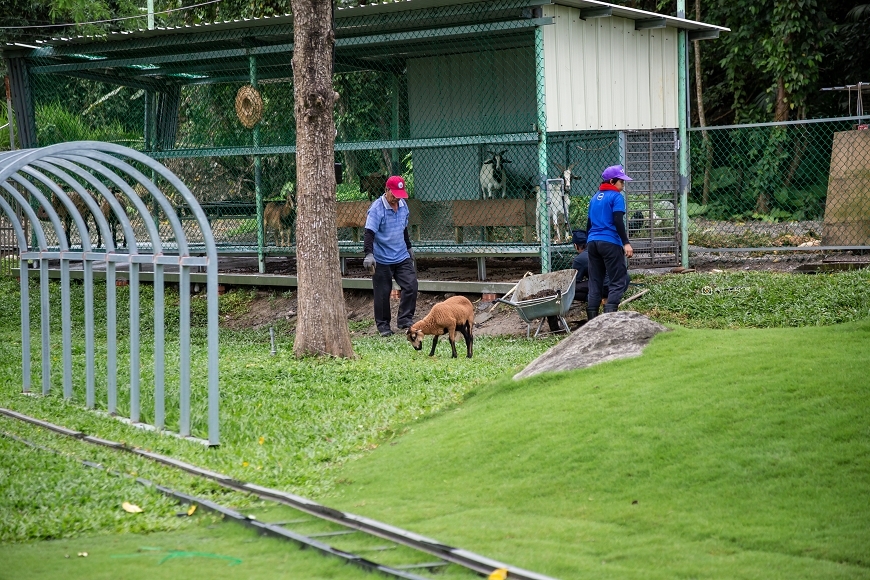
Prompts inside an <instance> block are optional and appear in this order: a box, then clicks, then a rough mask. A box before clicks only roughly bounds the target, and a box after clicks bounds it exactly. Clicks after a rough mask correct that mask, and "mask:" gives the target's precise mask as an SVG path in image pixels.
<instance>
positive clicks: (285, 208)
mask: <svg viewBox="0 0 870 580" xmlns="http://www.w3.org/2000/svg"><path fill="white" fill-rule="evenodd" d="M295 208H296V205H295V204H294V203H293V196H292V195H290V192H287V200H286V201H284V202H280V201H270V202H269V203H267V204H266V207H265V208H263V223H264V224H265V227H266V231H267V232H268V231H269V230H272V231H274V232H275V245H276V246H277V245H280V246H281V247H287V246H289V245H290V242H291V237H292V230H293V224H294V222H295V221H296V212H295V211H294V210H295Z"/></svg>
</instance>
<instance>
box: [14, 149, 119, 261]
mask: <svg viewBox="0 0 870 580" xmlns="http://www.w3.org/2000/svg"><path fill="white" fill-rule="evenodd" d="M30 166H31V167H37V168H39V169H41V170H43V171H44V172H47V173H51V174H52V175H54V176H55V177H57V178H58V179H61V180H62V181H63V182H64V183H66V184H67V185H69V187H70V188H72V190H73V191H75V192H76V193H77V194H78V196H79V197H80V198H81V200H82V202H83V203H84V204H85V205H86V206H87V208H88V211H89V212H90V214H91V217H93V219H94V225H96V226H97V228H98V229H99V230H100V236H101V237H102V238H103V239H104V240H105V239H106V236H109V244H106V245H105V246H106V251H114V250H115V246H114V244H112V243H111V236H110V234H111V230H110V227H109V221H108V220H107V219H106V217H105V216H104V215H103V210H102V208H101V207H100V204H99V202H98V201H97V200H96V199H94V196H93V195H92V194H91V192H89V191H88V190H87V188H85V187H84V186H83V185H82V184H81V183H80V182H79V181H78V180H77V179H74V178H73V177H72V176H71V175H69V173H67V172H66V171H64V170H63V169H62V168H59V167H56V166H55V165H54V164H52V163H49V162H46V161H45V160H44V159H39V160H35V161H32V162H31V163H30ZM91 178H92V179H93V176H91ZM94 181H96V182H97V183H99V181H98V180H94ZM88 183H90V184H91V186H92V187H97V186H96V185H94V184H93V183H91V181H89V180H88ZM76 211H78V208H76ZM79 215H80V216H81V218H82V220H83V221H84V225H85V230H87V234H88V242H89V243H90V241H91V240H90V236H91V232H90V229H89V228H88V216H87V215H83V214H79ZM91 246H93V244H91ZM109 246H111V247H109ZM82 249H83V250H84V242H82ZM89 249H93V247H91V248H89Z"/></svg>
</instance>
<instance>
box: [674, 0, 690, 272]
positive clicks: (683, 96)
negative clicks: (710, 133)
mask: <svg viewBox="0 0 870 580" xmlns="http://www.w3.org/2000/svg"><path fill="white" fill-rule="evenodd" d="M677 17H678V18H685V17H686V0H677ZM688 34H689V33H688V32H687V31H686V30H684V29H682V28H681V29H679V30H678V31H677V107H678V108H679V130H680V263H681V264H682V266H683V268H688V267H689V225H688V219H687V216H686V211H687V210H688V202H689V133H688V118H687V116H686V113H687V112H688V106H689V100H688V90H687V88H686V82H687V79H688V78H689V75H688V69H687V66H688V62H687V61H688V57H687V54H686V52H687V49H688V42H687V40H688Z"/></svg>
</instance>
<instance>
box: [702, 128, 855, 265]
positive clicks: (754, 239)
mask: <svg viewBox="0 0 870 580" xmlns="http://www.w3.org/2000/svg"><path fill="white" fill-rule="evenodd" d="M861 121H862V120H861V119H858V118H852V119H836V120H830V119H829V120H821V121H806V122H792V123H780V124H775V123H771V124H762V125H745V126H734V127H722V128H716V127H713V128H708V129H706V130H700V129H693V130H692V131H691V132H690V140H691V159H692V182H691V184H692V187H691V192H690V195H689V204H688V211H687V214H688V218H689V243H690V244H691V245H694V246H699V247H705V248H743V249H749V248H782V249H787V248H814V247H820V248H840V249H853V248H855V249H860V248H868V246H870V131H868V130H866V128H867V125H866V124H864V125H862V124H860V123H861ZM863 122H864V123H866V122H867V119H864V120H863Z"/></svg>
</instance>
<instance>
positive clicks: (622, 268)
mask: <svg viewBox="0 0 870 580" xmlns="http://www.w3.org/2000/svg"><path fill="white" fill-rule="evenodd" d="M601 179H602V183H601V186H600V187H599V188H598V192H597V193H595V195H593V196H592V199H591V201H590V202H589V218H588V220H587V223H586V232H587V233H586V250H587V252H588V254H589V297H588V301H587V303H586V316H587V319H588V320H592V319H593V318H595V317H596V316H598V309H599V307H600V304H601V296H602V294H603V292H604V279H605V277H608V278H609V279H610V284H609V288H608V292H607V303H606V304H605V305H604V312H616V311H617V310H618V309H619V302H620V301H621V300H622V296H623V294H625V291H626V289H627V288H628V267H627V266H626V263H625V259H626V258H631V257H632V256H633V255H634V250H633V249H632V247H631V244H630V243H629V242H628V234H627V233H626V231H625V197H623V195H622V190H623V189H624V188H625V182H626V181H631V178H630V177H629V176H628V175H626V174H625V171H624V170H623V169H622V166H621V165H613V166H611V167H608V168H607V169H605V170H604V172H603V173H602V174H601Z"/></svg>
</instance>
